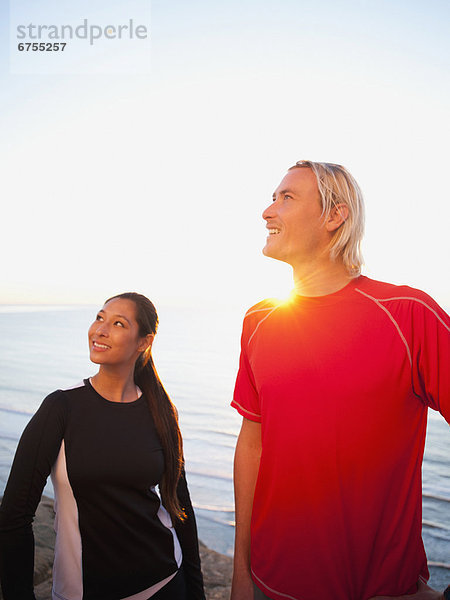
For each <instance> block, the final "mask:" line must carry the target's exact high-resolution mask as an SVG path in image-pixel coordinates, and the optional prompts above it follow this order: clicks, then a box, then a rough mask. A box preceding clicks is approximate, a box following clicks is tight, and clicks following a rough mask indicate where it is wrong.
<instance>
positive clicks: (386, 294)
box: [355, 277, 445, 314]
mask: <svg viewBox="0 0 450 600" xmlns="http://www.w3.org/2000/svg"><path fill="white" fill-rule="evenodd" d="M355 291H357V292H359V293H361V294H362V295H363V296H366V297H367V298H369V299H370V300H373V301H374V302H376V303H380V304H382V305H383V306H386V307H387V306H388V305H389V306H391V307H392V306H398V307H399V308H400V307H402V308H403V309H406V308H412V307H413V308H419V307H422V309H426V312H432V313H435V312H436V311H437V312H439V313H441V312H442V313H444V314H445V311H443V309H442V308H441V307H440V306H439V304H438V303H437V302H436V301H435V300H434V299H433V298H432V297H431V296H430V295H429V294H427V293H426V292H424V291H423V290H420V289H417V288H414V287H411V286H409V285H397V284H393V283H387V282H385V281H377V280H375V279H370V278H369V277H362V278H361V279H360V281H359V282H358V284H357V285H356V286H355Z"/></svg>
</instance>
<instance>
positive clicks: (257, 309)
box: [245, 298, 280, 317]
mask: <svg viewBox="0 0 450 600" xmlns="http://www.w3.org/2000/svg"><path fill="white" fill-rule="evenodd" d="M279 304H280V300H277V299H276V298H265V299H264V300H261V301H260V302H257V303H256V304H254V305H253V306H251V307H250V308H249V309H248V310H247V312H246V313H245V317H248V316H250V315H254V314H258V313H264V312H268V311H270V310H273V309H274V308H276V307H277V306H279Z"/></svg>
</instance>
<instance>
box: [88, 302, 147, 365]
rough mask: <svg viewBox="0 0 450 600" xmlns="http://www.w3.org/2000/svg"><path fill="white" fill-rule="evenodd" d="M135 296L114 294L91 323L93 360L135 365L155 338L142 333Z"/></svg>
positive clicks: (90, 333) (90, 349)
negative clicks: (127, 297) (117, 295)
mask: <svg viewBox="0 0 450 600" xmlns="http://www.w3.org/2000/svg"><path fill="white" fill-rule="evenodd" d="M135 315H136V308H135V304H134V302H133V301H132V300H126V299H123V298H114V299H113V300H110V301H109V302H107V303H106V304H105V305H104V306H103V308H102V309H101V310H100V311H99V312H98V314H97V317H96V319H95V321H94V322H93V323H92V325H91V326H90V327H89V331H88V338H89V355H90V359H91V361H92V362H93V363H96V364H99V365H110V366H117V367H125V366H128V367H129V368H130V369H131V368H134V364H135V362H136V360H137V358H138V356H139V355H140V354H141V352H143V351H144V350H145V349H146V348H147V347H148V346H149V345H151V342H152V340H153V336H152V335H148V336H145V337H141V336H140V335H139V326H138V324H137V321H136V316H135Z"/></svg>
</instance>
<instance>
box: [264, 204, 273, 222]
mask: <svg viewBox="0 0 450 600" xmlns="http://www.w3.org/2000/svg"><path fill="white" fill-rule="evenodd" d="M274 209H275V207H274V203H273V202H271V203H270V204H269V206H268V207H267V208H266V209H265V210H264V212H263V214H262V218H263V219H264V220H265V221H267V220H268V219H271V218H272V217H273V216H274V212H275V211H274Z"/></svg>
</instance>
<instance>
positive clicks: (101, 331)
mask: <svg viewBox="0 0 450 600" xmlns="http://www.w3.org/2000/svg"><path fill="white" fill-rule="evenodd" d="M95 333H96V334H97V335H105V336H107V335H108V334H109V331H108V326H107V325H106V323H99V324H98V327H97V329H96V330H95Z"/></svg>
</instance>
